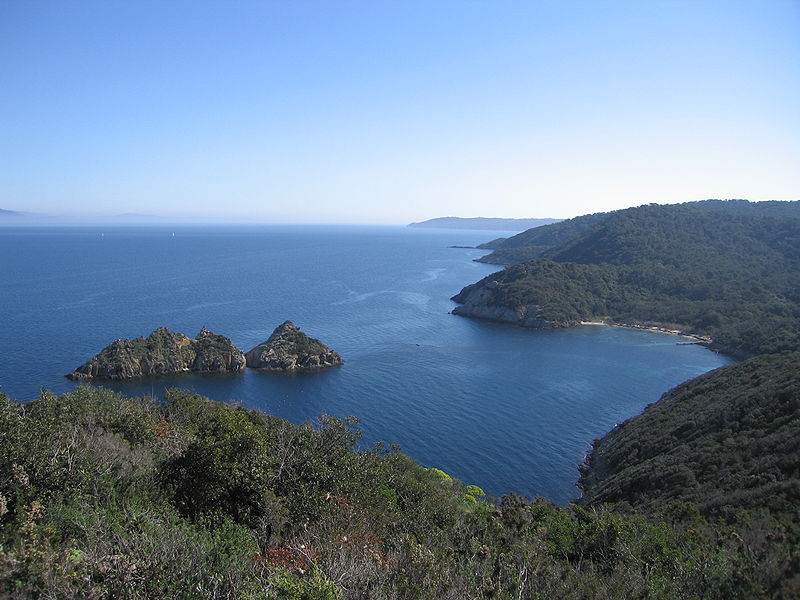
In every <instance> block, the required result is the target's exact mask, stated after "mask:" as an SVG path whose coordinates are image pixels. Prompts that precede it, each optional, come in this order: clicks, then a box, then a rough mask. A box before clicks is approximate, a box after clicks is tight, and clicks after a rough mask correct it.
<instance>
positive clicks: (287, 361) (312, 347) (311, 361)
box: [246, 321, 344, 371]
mask: <svg viewBox="0 0 800 600" xmlns="http://www.w3.org/2000/svg"><path fill="white" fill-rule="evenodd" d="M246 356H247V366H248V367H250V368H251V369H261V370H264V371H305V370H312V369H325V368H327V367H335V366H337V365H341V364H342V363H343V362H344V361H343V360H342V357H341V356H340V355H339V353H338V352H334V351H333V350H331V349H330V348H328V347H327V346H326V345H325V344H323V343H322V342H320V341H319V340H317V339H314V338H312V337H308V336H307V335H306V334H305V333H303V332H302V331H300V328H299V327H298V326H297V325H295V324H294V323H292V322H291V321H286V322H285V323H282V324H281V325H279V326H278V327H277V328H276V329H275V331H273V332H272V335H271V336H269V339H268V340H267V341H266V342H262V343H261V344H259V345H258V346H256V347H255V348H253V349H252V350H250V352H248V353H247V355H246Z"/></svg>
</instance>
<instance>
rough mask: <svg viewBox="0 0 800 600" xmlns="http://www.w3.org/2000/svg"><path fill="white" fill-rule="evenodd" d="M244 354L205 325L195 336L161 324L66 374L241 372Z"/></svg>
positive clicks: (112, 375) (76, 378) (81, 376)
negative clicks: (145, 334) (144, 334)
mask: <svg viewBox="0 0 800 600" xmlns="http://www.w3.org/2000/svg"><path fill="white" fill-rule="evenodd" d="M244 366H245V358H244V354H243V353H242V351H241V350H239V349H238V348H236V346H234V345H233V343H232V342H231V340H229V339H228V338H226V337H225V336H223V335H218V334H216V333H211V332H210V331H208V330H207V329H205V328H203V329H201V330H200V333H198V334H197V337H196V338H195V339H191V338H189V337H187V336H185V335H184V334H182V333H175V332H173V331H170V330H169V329H167V328H166V327H160V328H158V329H156V330H155V331H154V332H153V333H151V334H150V335H149V336H148V337H147V338H142V337H140V338H136V339H133V340H117V341H116V342H114V343H113V344H110V345H109V346H106V347H105V348H104V349H103V350H102V351H101V352H100V353H99V354H98V355H97V356H95V357H94V358H92V359H91V360H90V361H89V362H87V363H86V364H84V365H82V366H80V367H78V368H77V369H75V371H73V372H72V373H70V374H68V375H67V378H68V379H72V380H73V381H83V380H89V379H113V380H121V379H136V378H139V377H154V376H160V375H176V374H178V373H228V372H234V373H235V372H239V371H241V370H242V369H243V368H244Z"/></svg>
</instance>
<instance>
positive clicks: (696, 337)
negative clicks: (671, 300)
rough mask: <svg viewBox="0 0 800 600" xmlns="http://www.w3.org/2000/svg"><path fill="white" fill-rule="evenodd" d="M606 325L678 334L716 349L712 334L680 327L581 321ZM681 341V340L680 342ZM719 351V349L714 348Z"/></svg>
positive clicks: (594, 324)
mask: <svg viewBox="0 0 800 600" xmlns="http://www.w3.org/2000/svg"><path fill="white" fill-rule="evenodd" d="M600 325H604V326H606V327H624V328H625V329H639V330H641V331H652V332H653V333H665V334H667V335H677V336H680V337H683V338H687V339H690V340H694V342H693V343H694V344H696V345H699V346H705V347H706V348H708V349H709V350H714V348H711V344H713V343H714V339H713V338H712V337H711V336H707V335H700V334H698V333H689V332H687V331H682V330H680V329H670V328H668V327H667V326H665V325H663V326H662V325H637V324H635V323H609V322H607V321H581V322H580V326H581V327H583V326H600ZM679 343H680V342H679ZM714 351H715V352H717V350H714Z"/></svg>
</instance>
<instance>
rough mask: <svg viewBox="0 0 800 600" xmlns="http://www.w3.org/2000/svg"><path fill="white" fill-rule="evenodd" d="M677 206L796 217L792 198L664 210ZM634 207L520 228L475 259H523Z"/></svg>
mask: <svg viewBox="0 0 800 600" xmlns="http://www.w3.org/2000/svg"><path fill="white" fill-rule="evenodd" d="M677 207H683V208H690V209H692V210H694V211H699V212H705V213H712V214H717V215H720V216H723V217H724V216H738V217H751V218H752V217H774V218H786V217H790V218H800V201H795V202H778V201H767V202H749V201H747V200H703V201H701V202H689V203H685V204H681V205H671V206H670V207H668V210H672V209H674V208H677ZM640 208H643V207H640ZM631 210H633V211H635V210H638V209H628V211H615V212H611V213H594V214H590V215H581V216H579V217H575V218H573V219H567V220H565V221H561V222H559V223H555V224H552V225H547V226H544V227H537V228H535V229H529V230H527V231H523V232H522V233H519V234H517V235H515V236H512V237H510V238H498V239H496V240H492V241H490V242H486V243H485V244H481V245H480V246H478V248H482V249H486V250H494V252H491V253H490V254H487V255H486V256H483V257H481V258H479V259H477V260H478V262H485V263H489V264H498V265H513V264H516V263H519V262H522V261H524V260H529V259H532V258H539V257H541V256H543V255H545V253H546V252H547V250H549V249H551V248H555V247H557V246H560V245H562V244H565V243H568V242H572V241H574V240H575V239H576V238H578V237H579V236H581V235H582V234H584V233H586V232H587V231H589V230H590V229H592V228H593V227H595V226H596V225H599V224H600V223H602V222H603V221H605V219H606V218H607V217H609V216H612V217H613V218H615V219H616V218H617V217H618V216H619V215H620V213H624V212H630V211H631Z"/></svg>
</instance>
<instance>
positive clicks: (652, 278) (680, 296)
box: [453, 201, 800, 356]
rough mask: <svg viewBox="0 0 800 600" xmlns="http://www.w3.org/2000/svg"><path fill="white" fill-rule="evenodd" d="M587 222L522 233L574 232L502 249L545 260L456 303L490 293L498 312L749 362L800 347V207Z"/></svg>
mask: <svg viewBox="0 0 800 600" xmlns="http://www.w3.org/2000/svg"><path fill="white" fill-rule="evenodd" d="M762 205H764V206H762ZM784 205H786V206H784ZM764 215H770V216H764ZM773 215H778V216H773ZM784 215H792V216H784ZM589 217H592V219H590V220H589V224H590V226H588V227H583V228H577V229H576V228H573V229H569V227H571V226H570V225H569V224H570V221H563V222H561V223H556V224H554V225H548V226H546V227H541V228H536V229H534V230H531V231H530V232H525V233H524V234H520V235H521V236H524V235H526V234H528V233H529V234H530V235H531V236H542V235H543V232H544V233H546V231H545V230H547V229H548V228H557V229H558V228H561V229H564V228H567V229H566V231H568V232H571V236H566V238H565V239H560V241H558V243H557V244H555V243H554V244H553V245H551V246H549V247H548V248H547V249H545V250H542V248H541V247H538V248H533V247H530V246H522V247H517V246H507V245H508V244H509V243H510V240H513V239H514V238H509V240H507V241H506V242H505V243H504V249H503V250H500V252H509V253H512V254H513V255H514V258H515V259H527V258H529V256H535V257H538V258H536V259H534V260H527V262H522V263H520V264H515V265H514V266H512V267H509V268H507V269H506V270H504V271H502V272H500V273H495V274H493V275H490V276H488V277H486V278H485V279H483V280H482V281H480V282H478V283H477V284H474V285H472V286H467V287H466V288H464V290H463V291H462V292H461V293H460V294H458V295H457V296H455V297H454V298H453V299H454V300H456V301H458V302H465V301H466V299H467V297H468V296H469V293H470V292H471V291H473V290H474V289H475V288H476V287H480V288H482V289H484V290H486V292H487V293H488V294H489V295H490V298H489V300H488V302H489V303H490V304H492V305H495V306H500V307H507V308H511V309H517V308H518V307H529V306H534V307H535V310H536V316H537V317H538V318H540V319H543V320H546V321H550V322H552V323H555V324H567V325H569V324H574V323H576V322H578V321H584V320H594V319H597V318H605V319H606V320H610V321H611V322H616V323H622V324H627V325H637V326H649V325H666V326H669V327H670V328H671V329H679V330H684V331H690V332H693V333H696V334H702V335H706V336H710V337H711V338H713V346H714V347H715V348H717V349H720V350H723V351H725V352H729V353H731V354H734V355H741V356H751V355H754V354H761V353H774V352H785V351H790V350H795V349H799V348H800V295H799V294H798V290H800V218H798V217H800V203H778V204H777V205H775V204H772V203H756V204H752V203H744V204H741V203H739V202H733V203H725V202H720V201H706V202H700V203H691V204H685V205H672V206H655V205H650V206H641V207H638V208H632V209H627V210H622V211H617V212H614V213H608V214H607V215H605V216H604V217H603V218H602V219H595V217H597V215H589ZM579 219H584V217H579ZM571 221H577V219H574V220H571ZM579 223H584V225H586V224H587V223H586V222H585V221H580V222H579ZM559 230H560V229H559ZM579 230H580V231H579ZM515 237H518V236H515ZM552 238H553V241H555V236H552ZM537 239H538V238H537ZM487 260H489V259H488V258H487Z"/></svg>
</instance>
